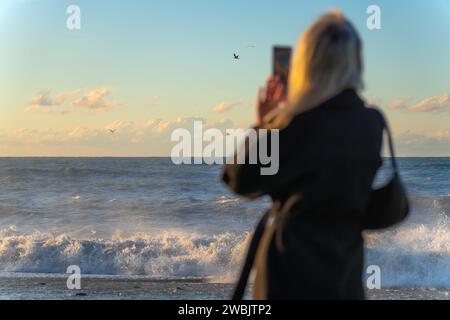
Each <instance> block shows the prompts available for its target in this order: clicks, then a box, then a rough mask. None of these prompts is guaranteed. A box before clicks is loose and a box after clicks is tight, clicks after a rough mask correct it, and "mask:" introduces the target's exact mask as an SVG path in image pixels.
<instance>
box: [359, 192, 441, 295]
mask: <svg viewBox="0 0 450 320" xmlns="http://www.w3.org/2000/svg"><path fill="white" fill-rule="evenodd" d="M440 200H441V201H444V200H446V199H445V198H440ZM441 201H437V200H436V199H435V201H434V207H432V209H434V210H435V211H434V212H433V210H430V212H428V216H427V218H428V219H425V220H424V221H423V220H422V221H421V222H419V220H417V219H414V216H413V217H412V218H411V219H409V220H408V221H407V222H406V223H404V224H402V225H401V226H399V227H396V228H391V229H388V230H386V231H380V232H370V233H367V234H366V235H365V240H366V264H367V265H377V266H379V267H380V269H381V279H382V280H381V282H382V287H383V288H446V289H449V288H450V233H449V229H450V217H449V216H448V212H447V211H445V210H442V202H441ZM447 204H448V203H447ZM446 209H447V210H448V206H447V207H446ZM416 210H417V207H416ZM413 213H414V212H413Z"/></svg>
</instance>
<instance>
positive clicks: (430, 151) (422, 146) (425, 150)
mask: <svg viewBox="0 0 450 320" xmlns="http://www.w3.org/2000/svg"><path fill="white" fill-rule="evenodd" d="M394 140H395V145H396V149H397V150H398V155H400V156H424V155H425V156H450V131H449V130H445V129H443V130H438V131H435V132H431V133H418V132H413V131H411V130H407V131H404V132H401V133H399V134H396V135H395V136H394Z"/></svg>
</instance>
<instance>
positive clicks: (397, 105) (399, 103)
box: [387, 98, 410, 110]
mask: <svg viewBox="0 0 450 320" xmlns="http://www.w3.org/2000/svg"><path fill="white" fill-rule="evenodd" d="M409 100H410V98H406V99H395V100H393V101H391V102H389V104H388V105H387V107H388V108H389V109H391V110H399V109H405V108H406V107H407V103H408V101H409Z"/></svg>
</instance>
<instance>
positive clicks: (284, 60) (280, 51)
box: [273, 46, 292, 84]
mask: <svg viewBox="0 0 450 320" xmlns="http://www.w3.org/2000/svg"><path fill="white" fill-rule="evenodd" d="M291 55H292V48H291V47H286V46H275V47H273V75H278V76H280V78H281V81H282V82H283V83H284V84H287V81H288V78H289V68H290V66H291Z"/></svg>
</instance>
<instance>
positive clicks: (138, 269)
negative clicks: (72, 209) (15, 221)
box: [0, 227, 249, 281]
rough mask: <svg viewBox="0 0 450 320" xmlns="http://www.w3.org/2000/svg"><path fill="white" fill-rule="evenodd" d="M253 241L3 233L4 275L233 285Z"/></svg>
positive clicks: (0, 265)
mask: <svg viewBox="0 0 450 320" xmlns="http://www.w3.org/2000/svg"><path fill="white" fill-rule="evenodd" d="M248 238H249V233H244V234H239V235H238V234H232V233H223V234H218V235H211V236H210V235H199V234H191V233H189V234H188V233H184V232H179V231H174V232H165V233H162V234H159V235H155V236H152V235H149V234H140V235H136V236H133V237H128V238H121V237H113V238H112V239H109V240H104V239H84V240H79V239H74V238H72V237H70V236H68V235H66V234H61V235H50V234H45V233H40V232H35V233H32V234H29V235H20V234H17V231H16V228H15V227H10V228H7V229H3V230H1V231H0V271H2V272H23V273H65V272H66V269H67V267H68V266H69V265H78V266H79V267H80V268H81V271H82V273H84V274H97V275H145V276H151V277H158V278H165V277H167V278H190V277H195V278H198V277H209V278H217V279H221V280H223V281H226V280H224V279H226V278H229V279H230V281H232V280H233V279H234V277H235V273H236V272H237V271H238V270H239V266H240V263H241V259H242V257H243V254H244V250H245V248H246V244H247V241H248Z"/></svg>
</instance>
